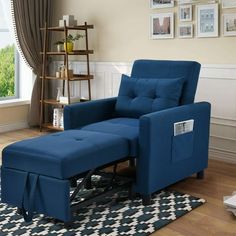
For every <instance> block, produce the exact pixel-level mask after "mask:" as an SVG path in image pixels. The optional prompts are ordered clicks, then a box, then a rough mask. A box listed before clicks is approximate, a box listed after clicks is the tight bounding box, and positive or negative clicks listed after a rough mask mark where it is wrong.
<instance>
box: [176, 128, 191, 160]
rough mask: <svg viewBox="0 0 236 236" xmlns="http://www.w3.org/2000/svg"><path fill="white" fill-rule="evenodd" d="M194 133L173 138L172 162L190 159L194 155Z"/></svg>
mask: <svg viewBox="0 0 236 236" xmlns="http://www.w3.org/2000/svg"><path fill="white" fill-rule="evenodd" d="M193 143H194V132H193V131H191V132H188V133H185V134H180V135H176V136H173V137H172V162H173V163H175V162H178V161H182V160H184V159H187V158H190V157H191V156H192V153H193Z"/></svg>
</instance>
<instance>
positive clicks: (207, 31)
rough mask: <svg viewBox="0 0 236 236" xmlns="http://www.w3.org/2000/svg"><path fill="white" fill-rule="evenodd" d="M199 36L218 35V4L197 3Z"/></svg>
mask: <svg viewBox="0 0 236 236" xmlns="http://www.w3.org/2000/svg"><path fill="white" fill-rule="evenodd" d="M197 37H199V38H201V37H218V4H208V5H197Z"/></svg>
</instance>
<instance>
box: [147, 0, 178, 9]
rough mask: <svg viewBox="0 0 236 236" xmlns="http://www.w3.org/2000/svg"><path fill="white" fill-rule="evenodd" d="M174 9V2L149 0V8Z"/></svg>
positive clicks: (172, 0) (169, 0) (171, 0)
mask: <svg viewBox="0 0 236 236" xmlns="http://www.w3.org/2000/svg"><path fill="white" fill-rule="evenodd" d="M168 7H174V0H150V8H152V9H155V8H168Z"/></svg>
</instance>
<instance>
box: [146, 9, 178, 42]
mask: <svg viewBox="0 0 236 236" xmlns="http://www.w3.org/2000/svg"><path fill="white" fill-rule="evenodd" d="M150 38H151V39H168V38H174V13H173V12H168V13H158V14H152V15H151V17H150Z"/></svg>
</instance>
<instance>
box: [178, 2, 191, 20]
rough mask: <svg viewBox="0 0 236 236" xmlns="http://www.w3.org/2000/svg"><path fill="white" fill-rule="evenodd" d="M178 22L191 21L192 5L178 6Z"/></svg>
mask: <svg viewBox="0 0 236 236" xmlns="http://www.w3.org/2000/svg"><path fill="white" fill-rule="evenodd" d="M179 21H192V5H190V4H189V5H181V6H179Z"/></svg>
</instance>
